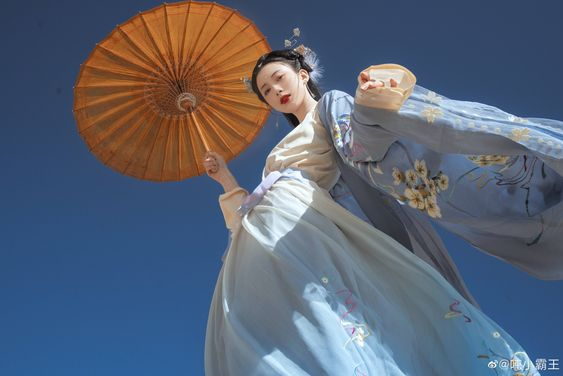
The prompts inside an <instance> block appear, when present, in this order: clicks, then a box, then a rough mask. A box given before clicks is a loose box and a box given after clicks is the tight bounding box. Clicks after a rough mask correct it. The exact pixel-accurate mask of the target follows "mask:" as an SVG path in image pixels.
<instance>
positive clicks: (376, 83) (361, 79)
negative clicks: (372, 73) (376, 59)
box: [358, 69, 398, 90]
mask: <svg viewBox="0 0 563 376" xmlns="http://www.w3.org/2000/svg"><path fill="white" fill-rule="evenodd" d="M389 83H390V84H391V87H397V86H398V84H397V81H395V80H394V79H392V78H391V79H390V80H389ZM358 84H359V85H360V89H362V90H369V89H372V88H375V87H385V82H383V81H381V80H371V79H370V77H369V69H366V70H364V71H362V72H360V75H359V76H358Z"/></svg>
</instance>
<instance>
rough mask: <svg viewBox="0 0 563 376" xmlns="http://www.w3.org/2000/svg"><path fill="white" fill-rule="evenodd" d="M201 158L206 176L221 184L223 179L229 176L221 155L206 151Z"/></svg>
mask: <svg viewBox="0 0 563 376" xmlns="http://www.w3.org/2000/svg"><path fill="white" fill-rule="evenodd" d="M203 158H204V159H203V167H205V171H206V172H207V176H209V177H210V178H211V179H213V180H215V181H217V182H219V183H221V184H223V182H224V181H225V179H227V178H228V176H229V175H230V171H229V168H228V167H227V163H225V159H223V157H222V156H221V154H219V153H216V152H214V151H207V152H206V153H205V155H204V157H203Z"/></svg>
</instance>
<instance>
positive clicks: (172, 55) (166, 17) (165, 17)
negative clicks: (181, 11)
mask: <svg viewBox="0 0 563 376" xmlns="http://www.w3.org/2000/svg"><path fill="white" fill-rule="evenodd" d="M166 7H167V4H166V3H165V4H164V26H165V28H166V40H167V42H168V54H169V55H170V60H171V62H172V75H173V76H174V79H175V80H177V79H178V77H177V76H176V72H175V69H174V67H175V63H176V60H175V58H174V51H172V39H171V38H170V25H169V24H168V11H167V9H166Z"/></svg>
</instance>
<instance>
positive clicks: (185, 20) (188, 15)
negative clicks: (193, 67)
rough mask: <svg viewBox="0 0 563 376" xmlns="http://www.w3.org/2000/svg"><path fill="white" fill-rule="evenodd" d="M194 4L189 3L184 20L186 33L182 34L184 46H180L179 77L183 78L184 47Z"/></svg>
mask: <svg viewBox="0 0 563 376" xmlns="http://www.w3.org/2000/svg"><path fill="white" fill-rule="evenodd" d="M191 6H192V3H191V1H190V2H188V9H186V17H185V18H184V32H183V33H182V44H181V45H180V53H179V62H178V77H181V74H180V73H181V71H182V66H183V64H184V62H183V60H184V45H185V43H186V34H187V32H188V20H189V18H190V9H191Z"/></svg>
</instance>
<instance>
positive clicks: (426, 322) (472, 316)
mask: <svg viewBox="0 0 563 376" xmlns="http://www.w3.org/2000/svg"><path fill="white" fill-rule="evenodd" d="M517 371H519V372H520V373H521V374H522V375H538V374H539V373H538V372H537V370H536V368H535V367H534V365H533V363H532V362H531V361H530V359H529V357H528V355H527V354H526V353H525V352H524V350H523V349H522V347H521V346H520V345H519V344H518V343H517V342H516V341H515V340H514V339H513V338H512V337H511V336H510V335H509V334H508V333H506V332H505V331H504V330H503V329H502V328H501V327H500V326H499V325H498V324H496V323H495V322H494V321H493V320H491V319H490V318H489V317H487V316H486V315H485V314H484V313H483V312H481V311H480V310H478V309H477V308H475V307H474V306H473V305H471V304H470V303H469V302H468V301H467V300H465V299H464V298H463V297H462V296H461V295H460V294H459V293H458V292H457V291H456V290H455V289H454V288H453V287H452V286H451V285H450V284H449V283H448V282H447V281H446V280H445V279H444V278H443V277H442V276H441V275H440V274H439V273H438V272H437V271H436V270H434V269H433V268H432V267H431V266H429V265H428V264H426V263H425V262H424V261H422V260H421V259H420V258H418V257H417V256H415V255H414V254H413V253H411V252H410V251H408V250H407V249H406V248H404V247H403V246H402V245H401V244H400V243H398V242H397V241H395V240H394V239H392V238H391V237H389V236H387V235H386V234H384V233H383V232H381V231H379V230H377V229H376V228H374V227H372V226H371V225H370V224H368V223H366V222H365V221H363V220H361V219H360V218H358V217H356V216H354V215H353V214H351V213H350V212H348V211H347V210H346V209H344V208H343V207H341V206H340V205H339V204H338V203H336V202H335V201H334V200H333V199H332V198H331V197H330V195H329V194H328V192H327V191H326V190H324V189H322V188H320V187H319V186H318V185H317V184H316V183H315V182H314V181H311V180H304V181H299V180H296V179H292V178H285V177H282V178H280V179H279V180H278V181H276V182H275V183H274V184H273V185H272V186H271V188H270V189H269V190H268V191H267V192H266V193H265V195H264V197H263V198H262V200H261V201H260V202H259V203H258V204H257V205H256V206H254V208H253V209H252V210H250V211H249V212H248V213H247V214H245V215H244V216H243V218H242V224H241V227H240V228H239V229H238V230H237V231H235V232H234V233H233V237H232V241H231V245H230V247H229V250H228V252H227V254H226V257H225V260H224V263H223V266H222V268H221V271H220V273H219V277H218V280H217V284H216V286H215V291H214V294H213V299H212V303H211V307H210V311H209V317H208V323H207V332H206V339H205V373H206V375H207V376H219V375H221V376H227V375H237V376H238V375H240V376H251V375H288V376H289V375H291V376H298V375H338V376H341V375H378V376H382V375H449V376H453V375H514V374H515V373H516V372H517Z"/></svg>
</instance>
